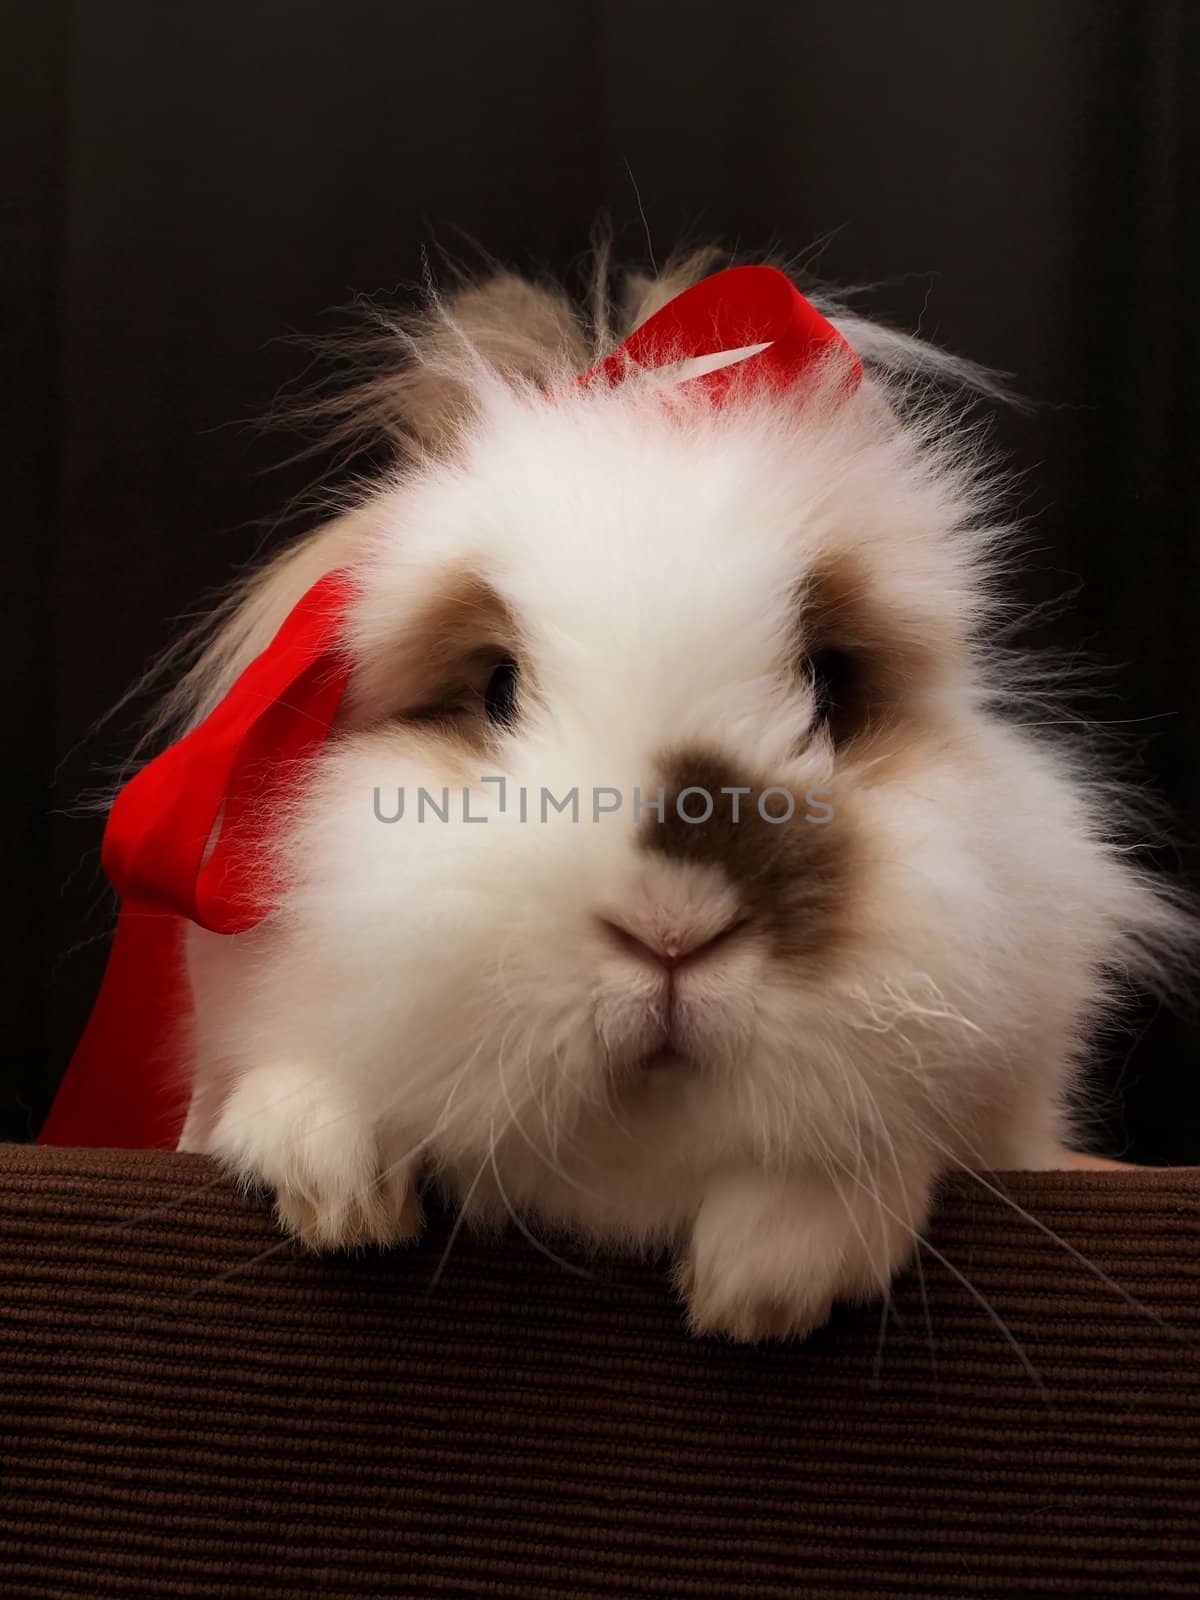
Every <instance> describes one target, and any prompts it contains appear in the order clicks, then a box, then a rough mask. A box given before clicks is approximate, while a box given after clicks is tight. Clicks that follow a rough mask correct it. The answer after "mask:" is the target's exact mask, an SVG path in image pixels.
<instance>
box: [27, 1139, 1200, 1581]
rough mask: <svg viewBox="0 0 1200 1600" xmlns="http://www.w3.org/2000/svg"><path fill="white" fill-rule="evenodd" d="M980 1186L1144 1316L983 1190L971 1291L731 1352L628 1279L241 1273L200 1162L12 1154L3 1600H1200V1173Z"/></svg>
mask: <svg viewBox="0 0 1200 1600" xmlns="http://www.w3.org/2000/svg"><path fill="white" fill-rule="evenodd" d="M997 1181H998V1182H999V1183H1001V1184H1002V1186H1003V1188H1004V1189H1005V1190H1006V1192H1007V1193H1008V1194H1009V1195H1010V1196H1011V1197H1012V1199H1013V1200H1015V1201H1016V1202H1018V1203H1019V1204H1020V1205H1022V1206H1025V1207H1026V1208H1028V1210H1029V1211H1031V1212H1032V1213H1033V1215H1034V1216H1035V1217H1036V1218H1037V1219H1038V1220H1039V1221H1040V1222H1041V1223H1042V1224H1044V1225H1045V1226H1046V1227H1047V1228H1051V1229H1053V1230H1055V1231H1057V1232H1058V1233H1061V1234H1062V1236H1063V1237H1064V1238H1065V1239H1066V1240H1067V1241H1068V1242H1069V1244H1070V1245H1071V1246H1073V1247H1074V1248H1075V1249H1077V1250H1079V1251H1081V1252H1083V1253H1084V1254H1085V1255H1086V1256H1087V1257H1088V1258H1089V1259H1090V1260H1091V1261H1093V1262H1094V1263H1095V1264H1096V1265H1097V1267H1099V1268H1100V1269H1101V1270H1102V1271H1103V1272H1105V1273H1107V1274H1110V1275H1111V1276H1112V1277H1113V1278H1115V1279H1116V1280H1118V1281H1119V1283H1120V1284H1121V1285H1122V1287H1123V1288H1124V1289H1125V1290H1126V1291H1127V1292H1128V1293H1129V1294H1130V1295H1132V1296H1134V1297H1136V1299H1137V1300H1138V1301H1139V1302H1141V1304H1142V1305H1143V1306H1144V1307H1145V1310H1144V1311H1143V1310H1138V1309H1135V1308H1134V1307H1133V1306H1131V1305H1130V1304H1128V1303H1127V1302H1126V1301H1125V1300H1123V1299H1122V1298H1121V1297H1120V1295H1119V1294H1118V1293H1116V1292H1115V1291H1114V1290H1113V1289H1112V1288H1110V1287H1108V1286H1106V1285H1105V1284H1104V1283H1103V1282H1101V1281H1100V1280H1098V1279H1097V1278H1096V1277H1095V1276H1094V1275H1093V1274H1091V1273H1089V1272H1088V1271H1087V1270H1086V1268H1085V1267H1083V1266H1082V1265H1081V1264H1080V1262H1079V1261H1078V1260H1077V1259H1076V1258H1075V1257H1074V1256H1072V1255H1071V1254H1070V1253H1069V1252H1068V1250H1066V1249H1064V1248H1063V1247H1062V1246H1061V1245H1059V1244H1056V1243H1055V1242H1054V1241H1053V1240H1051V1239H1050V1238H1048V1237H1047V1236H1046V1235H1045V1234H1044V1233H1042V1232H1041V1231H1040V1230H1039V1228H1037V1227H1035V1226H1034V1225H1032V1224H1031V1223H1030V1222H1029V1221H1027V1220H1025V1219H1023V1218H1022V1217H1020V1216H1018V1215H1016V1214H1015V1213H1014V1212H1013V1211H1012V1210H1011V1209H1009V1208H1008V1207H1007V1206H1006V1205H1004V1204H1003V1203H1002V1202H1001V1201H1000V1200H998V1199H995V1198H993V1197H992V1196H990V1195H989V1194H988V1193H987V1192H986V1191H985V1190H984V1189H982V1188H981V1187H979V1186H978V1185H975V1184H973V1183H972V1182H971V1181H970V1180H967V1179H964V1180H962V1181H961V1182H956V1183H955V1184H953V1185H951V1186H950V1187H948V1189H947V1192H946V1195H945V1200H944V1204H943V1206H942V1209H941V1212H940V1215H939V1218H938V1221H937V1224H936V1227H935V1230H934V1233H933V1236H932V1242H933V1244H934V1246H935V1247H936V1249H937V1251H938V1252H939V1253H940V1254H942V1255H944V1256H945V1257H946V1259H947V1260H948V1261H950V1262H952V1263H953V1265H954V1267H955V1268H956V1269H957V1270H958V1271H959V1272H961V1273H963V1274H964V1275H965V1277H966V1278H968V1279H969V1280H970V1283H971V1285H972V1289H971V1290H968V1289H967V1287H966V1286H965V1285H964V1284H963V1283H962V1282H961V1281H959V1279H958V1278H957V1277H956V1276H955V1274H954V1273H952V1272H951V1271H949V1270H948V1269H947V1268H946V1266H944V1265H943V1264H942V1263H941V1262H939V1261H938V1260H937V1259H936V1258H935V1257H934V1256H933V1255H931V1254H929V1253H926V1256H925V1262H924V1272H925V1288H926V1291H927V1296H928V1319H927V1317H926V1312H925V1309H924V1308H923V1305H922V1296H921V1289H920V1285H919V1283H918V1281H917V1278H916V1276H915V1274H910V1275H909V1276H908V1277H906V1278H905V1279H904V1280H903V1281H902V1282H901V1283H900V1285H899V1286H898V1289H897V1293H896V1297H895V1310H894V1313H893V1315H892V1316H891V1317H890V1318H889V1319H888V1322H887V1325H886V1328H884V1330H883V1335H884V1336H883V1338H882V1341H881V1336H880V1335H881V1317H880V1314H879V1311H878V1310H872V1309H868V1310H857V1311H839V1312H838V1313H837V1314H836V1315H835V1318H834V1321H833V1322H832V1324H831V1325H830V1326H829V1327H828V1328H827V1329H824V1330H823V1331H821V1332H820V1333H818V1334H816V1335H814V1336H813V1337H812V1338H811V1339H810V1340H809V1341H808V1342H807V1343H806V1344H804V1345H801V1346H791V1347H763V1348H757V1349H747V1348H738V1347H733V1346H728V1345H724V1344H721V1343H717V1342H713V1341H696V1340H693V1339H691V1338H689V1337H688V1336H687V1335H686V1334H685V1332H684V1330H683V1327H682V1323H681V1318H680V1312H679V1308H678V1306H677V1304H676V1303H675V1301H674V1299H673V1296H672V1294H671V1291H670V1290H669V1288H668V1287H667V1285H666V1284H665V1282H664V1281H663V1278H662V1276H661V1274H660V1273H658V1272H657V1271H656V1270H654V1269H653V1268H651V1267H648V1266H644V1265H637V1264H628V1263H621V1262H615V1263H607V1262H604V1263H600V1264H598V1265H597V1264H595V1263H593V1264H592V1265H591V1266H590V1267H589V1268H588V1269H587V1270H588V1271H589V1272H590V1276H579V1275H576V1274H573V1273H569V1272H566V1271H564V1270H563V1269H562V1267H561V1266H558V1265H556V1264H555V1263H554V1262H552V1261H550V1260H548V1259H547V1258H546V1257H545V1256H543V1255H541V1254H539V1253H538V1252H537V1251H536V1250H535V1249H533V1248H532V1247H531V1246H530V1245H529V1244H528V1243H527V1242H526V1241H525V1240H524V1239H522V1238H521V1237H520V1236H519V1235H517V1234H516V1233H515V1232H514V1233H513V1235H512V1237H509V1238H507V1239H504V1240H502V1241H499V1242H497V1241H496V1240H491V1241H488V1240H483V1239H477V1238H473V1237H471V1236H470V1235H469V1234H468V1233H466V1231H465V1230H464V1231H463V1232H462V1233H460V1235H459V1236H458V1237H457V1239H456V1240H455V1241H454V1245H453V1249H452V1250H451V1252H450V1255H449V1259H448V1261H447V1263H446V1266H445V1269H444V1271H443V1272H442V1274H441V1276H440V1278H439V1279H438V1280H437V1282H436V1284H434V1285H433V1287H431V1284H433V1280H434V1275H435V1272H436V1269H437V1266H438V1262H439V1260H440V1259H441V1257H442V1256H443V1253H444V1251H445V1247H446V1243H447V1239H448V1236H449V1227H448V1224H447V1223H446V1222H445V1221H444V1220H435V1222H434V1223H433V1225H432V1227H431V1230H430V1233H429V1236H428V1237H427V1238H426V1240H425V1242H424V1243H423V1244H421V1245H420V1246H419V1247H416V1248H413V1249H410V1250H406V1251H395V1252H392V1253H372V1254H366V1255H362V1256H359V1257H339V1258H332V1259H314V1258H313V1257H311V1256H308V1255H306V1254H303V1253H301V1252H299V1251H298V1250H297V1249H295V1248H294V1247H292V1246H285V1247H284V1248H282V1249H276V1250H275V1251H274V1253H266V1254H264V1252H270V1251H271V1248H272V1246H274V1245H275V1244H276V1243H277V1240H276V1237H275V1235H274V1233H273V1232H272V1228H271V1223H270V1219H269V1217H268V1216H267V1215H266V1214H265V1212H264V1211H263V1210H262V1209H261V1208H259V1207H257V1206H255V1205H254V1204H252V1203H251V1202H248V1201H246V1200H244V1199H242V1198H241V1197H239V1196H238V1195H237V1194H235V1193H234V1192H233V1191H232V1189H230V1188H229V1187H228V1186H227V1185H226V1184H224V1183H218V1182H216V1181H215V1180H214V1176H213V1169H212V1168H211V1167H210V1166H209V1164H208V1163H206V1162H205V1161H204V1160H202V1159H200V1158H197V1157H186V1156H171V1155H161V1154H140V1153H138V1154H130V1153H108V1152H95V1151H55V1150H32V1149H25V1148H18V1147H7V1148H4V1147H0V1283H2V1295H0V1328H2V1333H0V1384H2V1386H3V1399H2V1401H0V1419H2V1422H0V1427H2V1431H3V1446H2V1455H0V1473H2V1482H0V1594H4V1595H6V1596H7V1595H20V1596H29V1597H34V1596H38V1597H50V1596H53V1597H55V1600H59V1597H61V1600H91V1597H93V1596H109V1597H114V1600H133V1597H135V1596H158V1595H162V1596H168V1595H170V1596H177V1595H189V1596H196V1597H198V1600H199V1597H202V1600H226V1597H228V1600H233V1597H234V1596H237V1597H245V1600H259V1597H278V1596H309V1595H314V1596H315V1595H320V1596H329V1597H347V1600H349V1597H354V1600H365V1597H368V1596H370V1597H383V1596H388V1597H391V1596H406V1597H422V1600H424V1597H430V1600H432V1597H443V1596H456V1597H461V1600H468V1597H474V1596H493V1595H495V1596H503V1595H507V1596H521V1597H528V1600H533V1597H535V1596H536V1597H538V1600H564V1597H575V1596H578V1597H585V1596H587V1597H591V1596H595V1597H600V1596H604V1597H613V1596H616V1597H621V1600H642V1597H647V1600H648V1597H650V1596H656V1597H672V1596H680V1597H685V1596H689V1597H690V1596H698V1597H705V1600H732V1597H736V1596H745V1597H751V1596H752V1597H754V1600H766V1597H768V1596H789V1597H791V1596H839V1597H841V1596H845V1597H853V1600H864V1597H870V1600H874V1597H879V1596H920V1595H931V1596H932V1595H936V1596H943V1595H950V1596H959V1595H961V1596H968V1595H1003V1596H1024V1595H1041V1594H1059V1595H1061V1594H1068V1595H1078V1596H1086V1597H1088V1600H1097V1597H1100V1596H1108V1595H1130V1596H1133V1595H1136V1596H1160V1595H1180V1596H1184V1595H1186V1596H1191V1597H1195V1596H1197V1595H1200V1174H1197V1173H1194V1172H1190V1173H1168V1172H1143V1173H1130V1174H1110V1173H1085V1174H1057V1173H1056V1174H1041V1175H1016V1176H1013V1175H1009V1176H1006V1177H1004V1178H1002V1179H999V1180H997ZM977 1297H978V1298H977ZM984 1301H986V1303H987V1306H988V1307H989V1308H990V1309H985V1307H984V1304H983V1302H984ZM1001 1321H1002V1322H1003V1324H1004V1326H1005V1328H1006V1329H1007V1334H1006V1333H1004V1332H1001V1330H1000V1327H999V1326H998V1323H999V1322H1001ZM1010 1341H1011V1342H1010ZM1014 1344H1015V1345H1017V1346H1019V1347H1020V1353H1018V1350H1017V1349H1016V1348H1014Z"/></svg>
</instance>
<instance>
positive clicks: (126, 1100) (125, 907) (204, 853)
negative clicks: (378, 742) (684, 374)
mask: <svg viewBox="0 0 1200 1600" xmlns="http://www.w3.org/2000/svg"><path fill="white" fill-rule="evenodd" d="M759 344H761V345H764V346H765V348H764V349H762V350H760V351H758V352H757V353H756V354H753V355H750V356H747V357H746V358H744V359H742V360H739V361H736V362H734V363H731V364H730V365H728V366H724V367H719V368H717V369H716V370H714V371H711V372H708V373H705V374H704V375H703V376H700V377H696V378H692V379H687V380H685V381H687V382H689V383H695V384H700V385H703V387H704V388H705V390H706V392H707V393H708V394H709V395H710V396H711V397H712V398H713V400H714V401H719V400H720V399H721V398H723V397H724V395H725V394H726V393H727V392H728V390H729V388H730V386H731V385H733V384H737V385H739V386H740V385H745V384H746V383H752V384H754V385H759V384H766V385H769V386H770V387H771V388H774V389H778V390H780V391H783V390H785V389H790V388H794V387H795V386H796V385H797V384H798V383H799V382H800V380H801V379H802V378H803V377H805V376H806V375H811V373H812V371H813V370H814V367H815V364H816V363H817V362H818V361H820V360H821V359H822V358H825V357H830V358H832V359H834V360H836V361H840V362H841V363H842V364H843V372H844V376H845V381H846V384H847V387H850V386H852V385H854V384H856V383H857V382H858V379H859V376H860V374H861V368H860V367H859V364H858V361H857V358H856V357H855V356H854V354H853V352H852V351H851V350H850V349H849V347H848V345H847V344H846V342H845V340H844V339H843V338H842V337H841V335H840V334H839V333H838V332H837V331H836V330H835V329H834V328H833V327H831V326H830V324H829V323H828V322H826V320H825V319H824V317H822V316H821V314H820V313H819V312H818V311H817V310H815V309H814V307H813V306H811V305H810V304H809V303H808V301H807V300H805V299H804V297H803V295H801V294H799V293H798V292H797V291H796V290H795V289H794V288H793V287H792V285H791V283H790V282H789V281H788V279H787V278H786V277H785V276H784V275H783V273H781V272H777V271H776V270H775V269H774V268H773V267H731V268H729V269H728V270H727V271H725V272H719V273H716V274H714V276H712V277H710V278H705V279H703V280H702V281H701V282H700V283H698V284H695V285H694V286H693V287H692V288H690V289H686V290H684V292H683V293H682V294H680V295H677V296H676V297H675V299H673V300H671V301H670V302H669V303H668V304H667V305H665V306H664V307H663V308H662V309H661V310H660V311H658V312H656V313H655V315H654V316H652V317H650V318H649V320H648V321H646V322H645V323H644V324H643V325H642V326H641V327H640V328H638V329H637V331H636V332H634V333H632V334H631V335H630V336H629V338H628V339H626V340H625V342H624V344H622V345H621V346H620V348H619V349H617V350H615V351H614V352H613V353H612V354H611V355H609V356H606V357H605V359H604V360H603V361H601V362H599V363H598V364H597V365H596V366H594V367H593V368H592V369H591V370H590V371H589V372H587V373H585V374H584V375H583V377H582V379H581V380H580V381H581V382H582V383H594V382H604V383H611V384H615V383H619V382H621V381H623V380H624V379H625V378H626V377H627V376H628V374H629V372H630V369H631V367H632V368H651V367H659V366H663V365H665V364H666V363H668V362H673V361H683V360H688V359H690V358H693V357H700V356H706V355H715V354H718V353H720V352H722V351H731V350H743V349H745V348H746V347H747V346H754V345H759ZM352 593H353V582H352V579H351V577H350V575H349V574H348V573H347V572H331V573H327V574H326V575H325V576H324V577H323V578H321V579H320V580H319V581H318V582H317V583H315V584H314V585H313V586H312V588H311V589H309V590H308V592H307V593H306V594H305V595H304V596H303V597H302V598H301V600H300V601H299V602H298V603H297V604H296V605H295V606H294V607H293V609H292V610H291V612H289V614H288V616H287V617H286V619H285V620H284V622H283V625H282V626H281V627H280V629H279V631H278V633H276V635H275V637H274V638H273V639H272V640H271V642H270V644H269V645H268V646H267V647H266V649H265V650H264V651H263V652H262V654H261V655H259V656H257V657H256V658H255V659H254V660H253V661H252V662H251V663H250V665H249V666H248V667H247V668H246V669H245V671H244V672H243V673H242V674H241V676H240V677H239V678H238V679H237V681H236V682H235V683H234V685H233V687H232V688H231V689H230V690H229V691H228V693H227V694H226V695H225V697H224V699H222V700H221V702H220V703H219V704H218V705H217V706H216V707H215V708H214V710H212V711H211V712H210V713H209V714H208V716H207V717H205V719H204V720H203V721H202V722H201V723H199V724H198V725H197V726H196V727H195V728H193V729H192V730H191V732H190V733H187V734H185V735H184V737H183V738H182V739H180V740H178V741H177V742H176V743H175V744H173V745H171V746H170V747H169V748H168V749H166V750H164V751H163V753H162V754H161V755H160V756H158V757H156V758H155V759H154V760H153V761H151V762H150V763H149V764H148V765H147V766H145V767H143V768H142V770H141V771H140V772H138V773H137V774H136V775H135V776H134V777H133V778H131V779H130V781H129V782H128V783H127V784H126V785H125V787H124V788H123V789H122V790H121V791H120V793H119V794H118V795H117V798H116V800H115V801H114V802H113V806H112V810H111V811H110V813H109V818H108V824H107V827H106V828H105V833H104V844H103V847H102V851H101V856H102V860H103V863H104V869H105V871H106V873H107V874H108V877H109V880H110V882H111V883H112V886H113V888H114V889H115V890H116V892H117V894H118V895H119V896H120V897H121V911H120V916H119V918H118V921H117V932H116V936H115V938H114V940H113V946H112V950H111V952H110V954H109V958H108V965H107V967H106V969H105V973H104V981H103V983H102V985H101V988H100V993H99V996H98V997H97V1000H96V1004H95V1007H94V1009H93V1011H92V1014H91V1017H90V1019H89V1021H88V1024H87V1027H86V1029H85V1030H84V1034H83V1037H82V1039H81V1040H80V1042H79V1045H78V1047H77V1049H76V1051H75V1054H74V1055H73V1057H72V1058H71V1064H70V1066H69V1067H68V1069H67V1074H66V1077H65V1078H64V1080H63V1084H62V1087H61V1089H60V1090H59V1092H58V1095H57V1097H56V1099H55V1102H54V1105H53V1107H52V1109H51V1112H50V1115H49V1117H48V1119H47V1121H46V1124H45V1126H44V1127H43V1129H42V1132H41V1136H40V1141H41V1143H43V1144H58V1145H91V1146H104V1147H115V1148H124V1149H155V1148H158V1149H174V1148H175V1146H176V1144H177V1143H178V1139H179V1133H180V1130H181V1128H182V1126H183V1119H184V1117H185V1115H186V1112H187V1104H188V1100H189V1098H190V1084H189V1083H188V1082H187V1079H186V1073H185V1070H184V1066H183V1062H184V1060H185V1059H186V1051H185V1048H184V1040H183V1038H182V1034H183V1032H184V1030H185V1029H186V1026H187V1020H188V1015H189V1011H190V1005H191V997H190V987H189V984H188V980H187V974H186V972H185V970H184V935H185V932H186V925H187V923H188V922H193V923H196V924H198V925H199V926H200V927H203V928H208V929H211V930H212V931H213V932H215V933H220V934H225V935H229V936H233V935H236V934H238V933H242V932H245V931H246V930H247V929H249V928H252V927H253V926H254V925H255V924H256V923H257V922H259V921H260V920H261V919H262V918H263V917H264V916H265V915H266V914H267V912H268V911H269V910H270V908H271V905H272V903H273V900H274V895H275V891H276V889H277V885H275V884H273V883H272V882H271V881H270V877H269V872H268V870H267V869H266V868H265V867H264V865H263V862H264V856H265V852H264V849H263V846H264V844H265V843H266V842H267V841H268V840H269V838H270V829H271V823H272V817H273V815H274V814H275V812H276V809H277V803H278V802H280V801H282V800H283V799H284V797H285V796H288V795H290V794H291V792H292V791H293V789H294V787H295V785H296V784H298V783H301V782H303V778H304V772H305V767H306V764H307V760H308V758H309V757H310V756H312V755H314V754H315V753H316V751H317V750H319V749H320V748H321V746H322V745H323V744H324V743H325V740H326V739H327V737H328V735H329V730H330V728H331V727H332V725H333V721H334V718H335V716H336V715H337V711H338V707H339V705H340V703H341V699H342V695H343V693H344V690H345V687H346V681H347V677H348V674H349V659H348V656H347V654H346V652H345V650H344V648H343V646H342V640H341V632H342V623H343V618H344V615H345V610H346V606H347V604H348V602H349V599H350V597H351V594H352Z"/></svg>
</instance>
